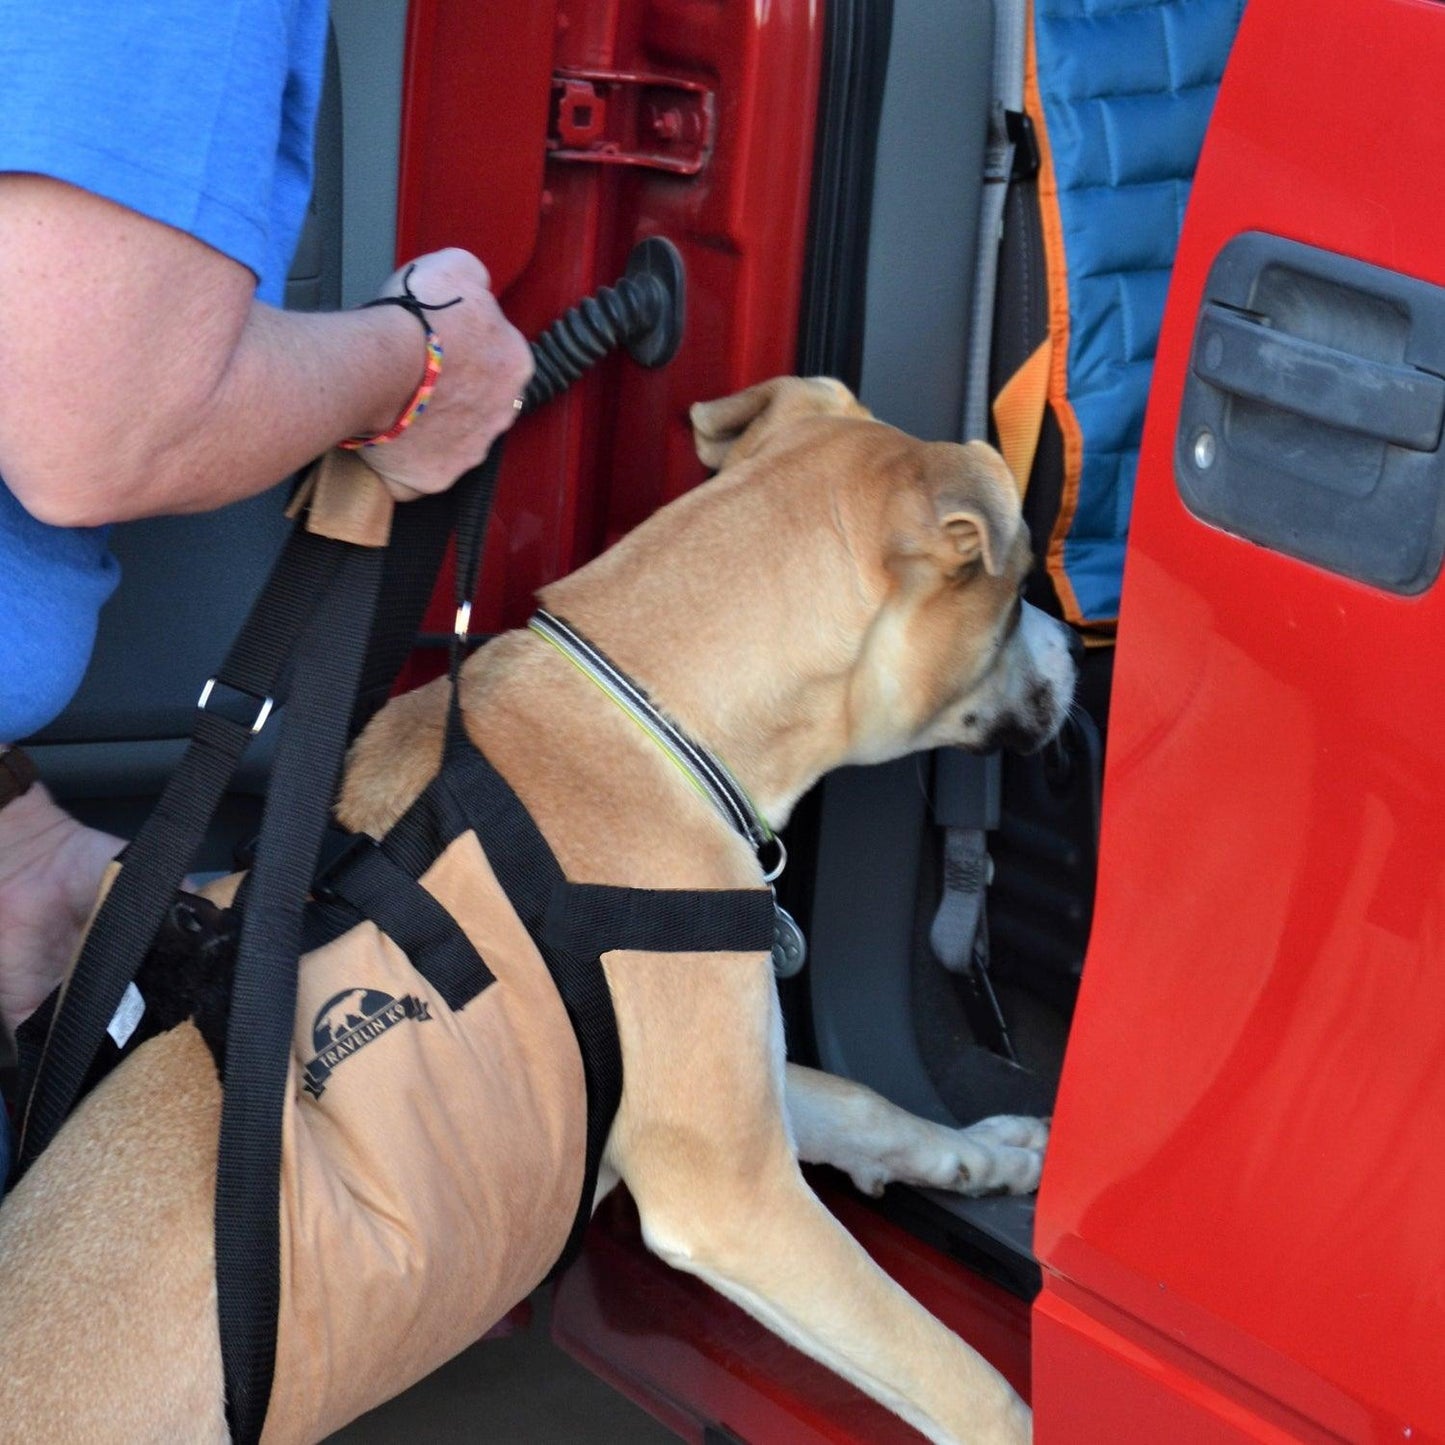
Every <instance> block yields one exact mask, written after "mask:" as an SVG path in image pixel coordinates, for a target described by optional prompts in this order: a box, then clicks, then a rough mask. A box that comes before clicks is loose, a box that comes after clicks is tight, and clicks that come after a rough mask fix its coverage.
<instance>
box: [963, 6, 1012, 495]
mask: <svg viewBox="0 0 1445 1445" xmlns="http://www.w3.org/2000/svg"><path fill="white" fill-rule="evenodd" d="M1026 8H1027V0H994V32H993V103H992V105H991V106H990V108H989V128H988V141H987V144H986V149H985V152H984V174H983V201H982V206H981V209H980V212H979V220H978V255H977V259H976V260H975V263H974V279H973V305H972V308H971V314H970V316H969V340H968V375H967V377H966V378H965V383H966V385H965V390H964V400H963V440H964V441H976V440H986V439H987V437H988V407H989V355H990V351H991V349H992V344H993V313H994V303H995V298H996V292H997V285H998V249H999V241H1000V238H1001V237H1002V235H1003V215H1004V202H1005V201H1006V200H1007V199H1008V188H1009V182H1010V180H1011V179H1012V178H1013V173H1014V153H1015V148H1016V144H1017V135H1018V132H1017V124H1018V123H1017V121H1016V119H1015V117H1018V116H1021V115H1022V114H1023V107H1024V33H1025V32H1024V26H1025V24H1026V18H1027V17H1026ZM1021 480H1022V479H1021Z"/></svg>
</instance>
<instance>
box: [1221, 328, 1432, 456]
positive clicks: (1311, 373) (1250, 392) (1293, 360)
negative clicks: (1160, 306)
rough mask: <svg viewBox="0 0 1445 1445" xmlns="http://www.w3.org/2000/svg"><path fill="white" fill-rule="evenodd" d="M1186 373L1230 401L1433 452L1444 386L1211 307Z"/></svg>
mask: <svg viewBox="0 0 1445 1445" xmlns="http://www.w3.org/2000/svg"><path fill="white" fill-rule="evenodd" d="M1194 371H1195V373H1196V374H1197V375H1198V376H1199V377H1200V379H1201V380H1203V381H1207V382H1209V383H1210V385H1212V386H1217V387H1219V389H1220V390H1221V391H1227V392H1229V393H1230V394H1231V395H1233V396H1239V397H1244V398H1245V399H1247V400H1249V401H1257V402H1262V403H1264V404H1265V405H1266V406H1273V407H1278V408H1279V409H1280V410H1282V411H1288V412H1292V413H1294V415H1296V416H1302V417H1306V418H1308V419H1309V420H1310V421H1317V422H1321V423H1323V424H1324V425H1326V426H1332V427H1339V428H1342V429H1343V430H1345V431H1350V432H1354V433H1356V434H1357V435H1359V436H1365V437H1371V438H1373V439H1374V440H1376V441H1382V442H1388V443H1389V444H1390V445H1392V446H1397V447H1408V448H1410V449H1411V450H1412V451H1417V452H1433V451H1435V450H1436V449H1437V448H1438V447H1439V445H1440V434H1441V429H1442V426H1445V379H1442V378H1441V377H1438V376H1435V375H1433V374H1432V373H1431V372H1428V371H1421V370H1419V369H1418V368H1417V367H1413V366H1400V365H1395V364H1392V363H1390V362H1385V361H1371V360H1369V359H1368V358H1366V357H1363V356H1355V355H1353V354H1352V353H1351V352H1348V351H1340V350H1337V349H1336V348H1335V347H1332V346H1322V345H1321V344H1320V343H1319V342H1316V341H1306V340H1304V339H1303V338H1302V337H1299V336H1291V335H1290V334H1289V333H1288V332H1285V331H1277V330H1275V329H1274V328H1273V327H1271V326H1269V325H1267V324H1265V323H1264V322H1263V321H1259V320H1253V319H1251V318H1250V317H1249V316H1247V315H1245V314H1244V313H1242V312H1239V311H1236V310H1233V309H1232V308H1231V307H1228V306H1221V305H1219V304H1218V303H1215V302H1211V303H1210V304H1209V305H1208V306H1206V307H1205V309H1204V313H1203V315H1202V316H1201V318H1200V322H1199V331H1198V334H1197V336H1196V338H1195V342H1194Z"/></svg>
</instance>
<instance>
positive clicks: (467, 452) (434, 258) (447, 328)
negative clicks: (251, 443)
mask: <svg viewBox="0 0 1445 1445" xmlns="http://www.w3.org/2000/svg"><path fill="white" fill-rule="evenodd" d="M408 269H411V279H410V287H411V294H412V295H413V296H415V297H416V298H417V300H418V301H423V302H425V303H427V304H428V305H442V303H445V302H448V301H450V300H451V299H452V298H453V297H460V298H461V299H460V301H459V302H458V304H456V305H455V306H443V309H441V310H437V311H427V312H426V313H425V314H426V318H427V322H428V324H429V325H430V326H431V328H432V330H433V331H435V332H436V334H437V339H438V340H439V341H440V342H441V345H442V352H443V357H442V369H441V375H440V376H439V377H438V379H437V384H436V390H435V391H433V393H432V397H431V401H430V402H429V403H428V405H427V409H426V411H425V412H423V413H422V415H421V416H419V417H417V418H416V420H415V421H413V422H412V424H411V425H410V426H409V427H408V428H407V429H406V431H404V432H403V433H402V434H401V435H400V436H399V437H397V438H396V440H395V441H392V442H388V443H386V444H385V445H384V446H379V447H368V448H366V449H364V450H362V451H361V452H360V453H359V455H360V456H362V457H363V458H364V459H365V460H366V462H367V464H368V465H369V466H370V467H371V468H372V470H373V471H375V472H376V473H377V474H378V475H379V476H380V477H381V479H382V481H383V482H385V483H386V489H387V491H389V492H390V493H391V495H392V496H393V497H394V498H395V499H396V500H397V501H399V502H404V501H409V500H410V499H411V498H413V497H417V496H421V495H426V494H429V493H433V492H444V491H446V489H447V488H448V487H450V486H451V485H452V483H453V482H455V481H456V479H457V478H458V477H460V476H461V475H462V473H463V472H465V471H467V470H469V469H470V468H471V467H474V466H476V465H477V463H478V462H480V461H481V460H482V458H483V457H485V456H486V454H487V450H488V448H489V447H490V446H491V445H492V442H493V441H495V440H496V438H497V437H499V436H500V435H501V434H502V433H503V432H504V431H506V430H507V428H508V427H510V426H511V425H512V423H513V422H514V421H516V419H517V416H518V412H519V408H518V406H517V402H518V400H519V399H520V398H521V396H522V393H523V391H524V390H525V389H526V386H527V383H528V381H530V380H531V377H532V350H531V347H529V346H528V345H527V341H526V338H525V337H523V335H522V334H521V332H520V331H518V330H517V328H516V327H515V326H513V325H512V324H511V322H509V321H508V320H507V318H506V317H505V316H503V315H502V308H501V307H500V306H498V305H497V299H496V297H495V296H493V295H492V292H491V277H490V276H489V275H488V273H487V268H486V267H485V266H484V265H482V263H481V262H480V261H479V260H477V258H476V257H475V256H473V255H472V254H471V252H469V251H463V250H459V249H457V248H456V247H451V248H449V249H447V250H445V251H433V252H432V253H431V254H430V255H426V256H420V257H418V258H417V260H416V261H415V262H412V263H408V266H404V267H402V269H401V270H399V271H397V272H396V273H395V274H394V275H393V276H392V277H391V279H390V280H388V281H387V283H386V285H385V286H383V287H382V288H381V290H380V291H379V292H378V293H377V294H378V295H380V296H400V295H401V294H402V293H403V287H402V278H403V276H405V274H406V272H407V270H408ZM408 320H410V318H408ZM411 325H412V326H413V327H416V323H415V322H414V321H413V322H411ZM416 330H417V331H418V333H419V332H420V328H419V327H416ZM417 341H418V347H417V353H418V357H417V360H418V367H420V363H421V359H422V358H421V346H420V341H421V337H420V335H418V337H417ZM418 375H420V370H418Z"/></svg>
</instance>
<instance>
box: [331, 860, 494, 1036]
mask: <svg viewBox="0 0 1445 1445" xmlns="http://www.w3.org/2000/svg"><path fill="white" fill-rule="evenodd" d="M317 892H318V894H319V896H321V897H322V898H323V901H324V900H325V899H326V897H327V896H328V895H331V896H334V897H336V898H339V899H341V900H342V901H344V902H345V903H348V904H350V906H351V907H352V908H353V909H355V910H356V912H357V913H358V914H360V915H361V916H362V917H364V918H369V919H371V921H372V922H373V923H375V924H376V926H377V927H378V928H379V929H381V931H382V932H383V933H384V934H386V936H387V937H388V938H390V939H391V941H392V942H393V943H395V944H396V946H397V947H398V948H400V949H401V951H402V952H403V953H404V954H406V956H407V959H408V960H409V961H410V963H411V966H412V967H413V968H414V969H416V971H417V972H418V973H419V974H421V976H422V977H423V978H424V979H426V981H427V982H428V983H429V984H431V986H432V987H433V988H434V989H436V991H437V992H438V993H439V994H440V995H441V997H442V999H443V1001H444V1002H445V1003H446V1006H447V1007H448V1008H449V1009H451V1010H452V1011H453V1012H456V1011H457V1010H458V1009H463V1008H465V1007H466V1006H467V1004H469V1003H470V1002H471V1001H472V1000H473V999H474V998H476V996H477V995H478V994H479V993H481V992H482V990H483V989H484V988H486V987H487V986H488V985H489V984H491V983H494V982H495V981H496V980H495V977H494V975H493V973H492V971H491V969H489V968H488V967H487V965H486V962H485V961H484V960H483V958H482V956H481V954H480V953H478V952H477V950H476V947H475V946H474V945H473V943H472V941H471V940H470V939H469V938H468V937H467V935H466V934H465V933H464V932H462V930H461V928H460V927H459V926H458V925H457V921H456V919H454V918H453V917H452V916H451V914H450V913H448V912H447V910H446V909H445V908H444V907H443V906H442V905H441V904H440V903H438V902H437V900H436V899H435V898H433V897H432V895H431V894H430V893H428V892H427V891H426V889H425V888H423V887H422V885H421V884H420V883H419V882H418V881H417V879H416V878H415V877H413V876H412V874H410V873H408V872H407V870H406V869H405V868H403V867H402V866H401V865H400V864H399V863H397V862H396V861H395V860H394V859H393V858H392V857H391V856H390V854H389V853H388V852H387V851H386V849H385V847H384V846H383V845H382V844H379V843H375V842H373V841H372V840H371V839H370V838H367V837H366V836H365V835H359V836H358V840H357V843H356V845H355V846H354V847H353V848H352V849H351V850H349V851H348V852H347V853H346V854H345V855H344V856H343V857H342V858H340V859H339V860H338V861H337V863H336V865H335V867H334V869H333V870H332V872H331V873H329V874H328V875H327V876H326V878H325V879H324V880H323V881H321V882H320V883H319V884H318V886H317Z"/></svg>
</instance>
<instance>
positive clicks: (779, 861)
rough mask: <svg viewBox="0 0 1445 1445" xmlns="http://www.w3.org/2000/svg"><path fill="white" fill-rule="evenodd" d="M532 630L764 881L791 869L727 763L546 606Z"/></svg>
mask: <svg viewBox="0 0 1445 1445" xmlns="http://www.w3.org/2000/svg"><path fill="white" fill-rule="evenodd" d="M527 626H528V627H529V628H531V630H532V631H533V632H535V633H536V634H537V635H538V636H539V637H541V638H542V639H544V640H545V641H547V642H550V643H551V644H552V646H553V647H555V648H556V649H557V651H558V652H560V653H561V654H562V656H563V657H565V658H566V659H567V661H568V662H570V663H571V664H572V665H573V666H574V667H575V668H577V670H578V671H579V672H581V673H582V675H583V676H584V677H586V678H587V679H588V680H589V681H590V682H592V683H594V684H595V685H596V686H597V687H599V688H601V689H602V691H603V692H605V693H606V694H607V696H608V697H609V698H611V699H612V701H613V702H614V703H616V704H617V706H618V707H620V708H621V709H622V711H623V712H625V713H626V714H627V716H628V717H630V718H631V719H632V721H633V722H635V723H636V724H637V725H638V726H639V727H640V728H641V729H642V730H643V731H644V732H645V733H646V734H647V735H648V737H650V738H651V739H652V740H653V742H654V743H656V744H657V746H658V747H660V748H661V749H662V751H663V752H664V753H665V754H666V755H667V756H668V758H669V759H670V760H671V761H672V763H673V764H674V765H675V766H676V767H677V768H678V769H679V770H680V771H681V772H682V774H683V776H684V777H685V778H686V779H687V781H688V782H689V783H690V784H691V785H692V787H693V788H694V789H695V790H696V791H697V792H699V793H701V794H702V796H703V797H704V798H706V799H707V800H708V801H709V802H710V803H711V804H712V805H713V807H715V808H716V809H717V810H718V812H719V813H721V814H722V816H723V818H724V819H725V820H726V821H727V822H728V824H729V825H730V826H731V827H732V828H733V829H734V830H735V831H736V832H738V833H741V834H742V836H743V837H744V838H746V839H747V840H748V843H749V844H750V845H751V846H752V849H753V851H754V852H755V853H756V854H757V855H758V862H759V863H760V864H761V865H762V869H763V881H764V882H765V883H772V882H773V881H774V880H775V879H776V878H777V877H778V876H779V875H780V874H781V873H782V871H783V868H784V867H785V866H786V864H787V861H788V853H787V849H785V848H784V847H783V840H782V839H781V838H779V837H778V836H777V835H776V834H775V833H774V832H773V830H772V829H771V828H770V827H768V824H767V821H766V820H765V819H764V818H763V817H762V816H761V814H759V812H758V810H757V808H756V807H754V805H753V801H752V799H751V798H749V797H748V795H747V793H746V792H745V791H744V790H743V787H742V784H741V783H739V782H738V780H737V779H736V778H735V777H733V775H732V774H731V773H730V772H729V771H728V769H727V767H726V765H725V764H724V763H723V762H722V760H721V759H720V758H718V757H716V756H714V755H713V754H712V753H710V752H709V751H708V750H707V749H706V748H705V747H703V746H702V744H701V743H698V742H696V741H694V739H692V738H690V737H688V735H687V734H686V733H685V732H683V730H682V729H681V728H680V727H678V725H677V724H676V723H675V722H673V721H672V719H671V718H669V717H668V716H666V714H664V713H663V712H662V711H661V710H660V709H659V708H658V706H657V704H656V703H654V702H653V701H652V699H651V698H650V697H648V695H647V694H646V693H645V692H644V691H643V690H642V688H641V687H639V686H638V685H637V683H635V682H634V681H633V680H632V679H631V678H630V677H628V675H627V674H626V673H625V672H623V670H622V669H621V668H620V667H618V666H617V664H616V663H615V662H613V661H612V659H611V658H609V657H608V656H607V654H606V653H605V652H603V651H602V650H601V649H600V648H599V647H597V646H596V645H595V644H594V643H591V642H589V641H588V640H587V639H586V638H585V637H583V636H582V634H581V633H580V632H578V631H577V629H576V628H575V627H572V626H571V625H570V624H568V623H566V622H564V621H563V620H562V619H561V618H560V617H556V616H554V615H553V614H552V613H550V612H548V611H547V610H546V609H545V608H542V607H539V608H538V609H537V610H536V612H534V613H533V614H532V617H531V619H530V620H529V621H528V623H527ZM770 854H771V855H772V856H771V858H769V855H770Z"/></svg>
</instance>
